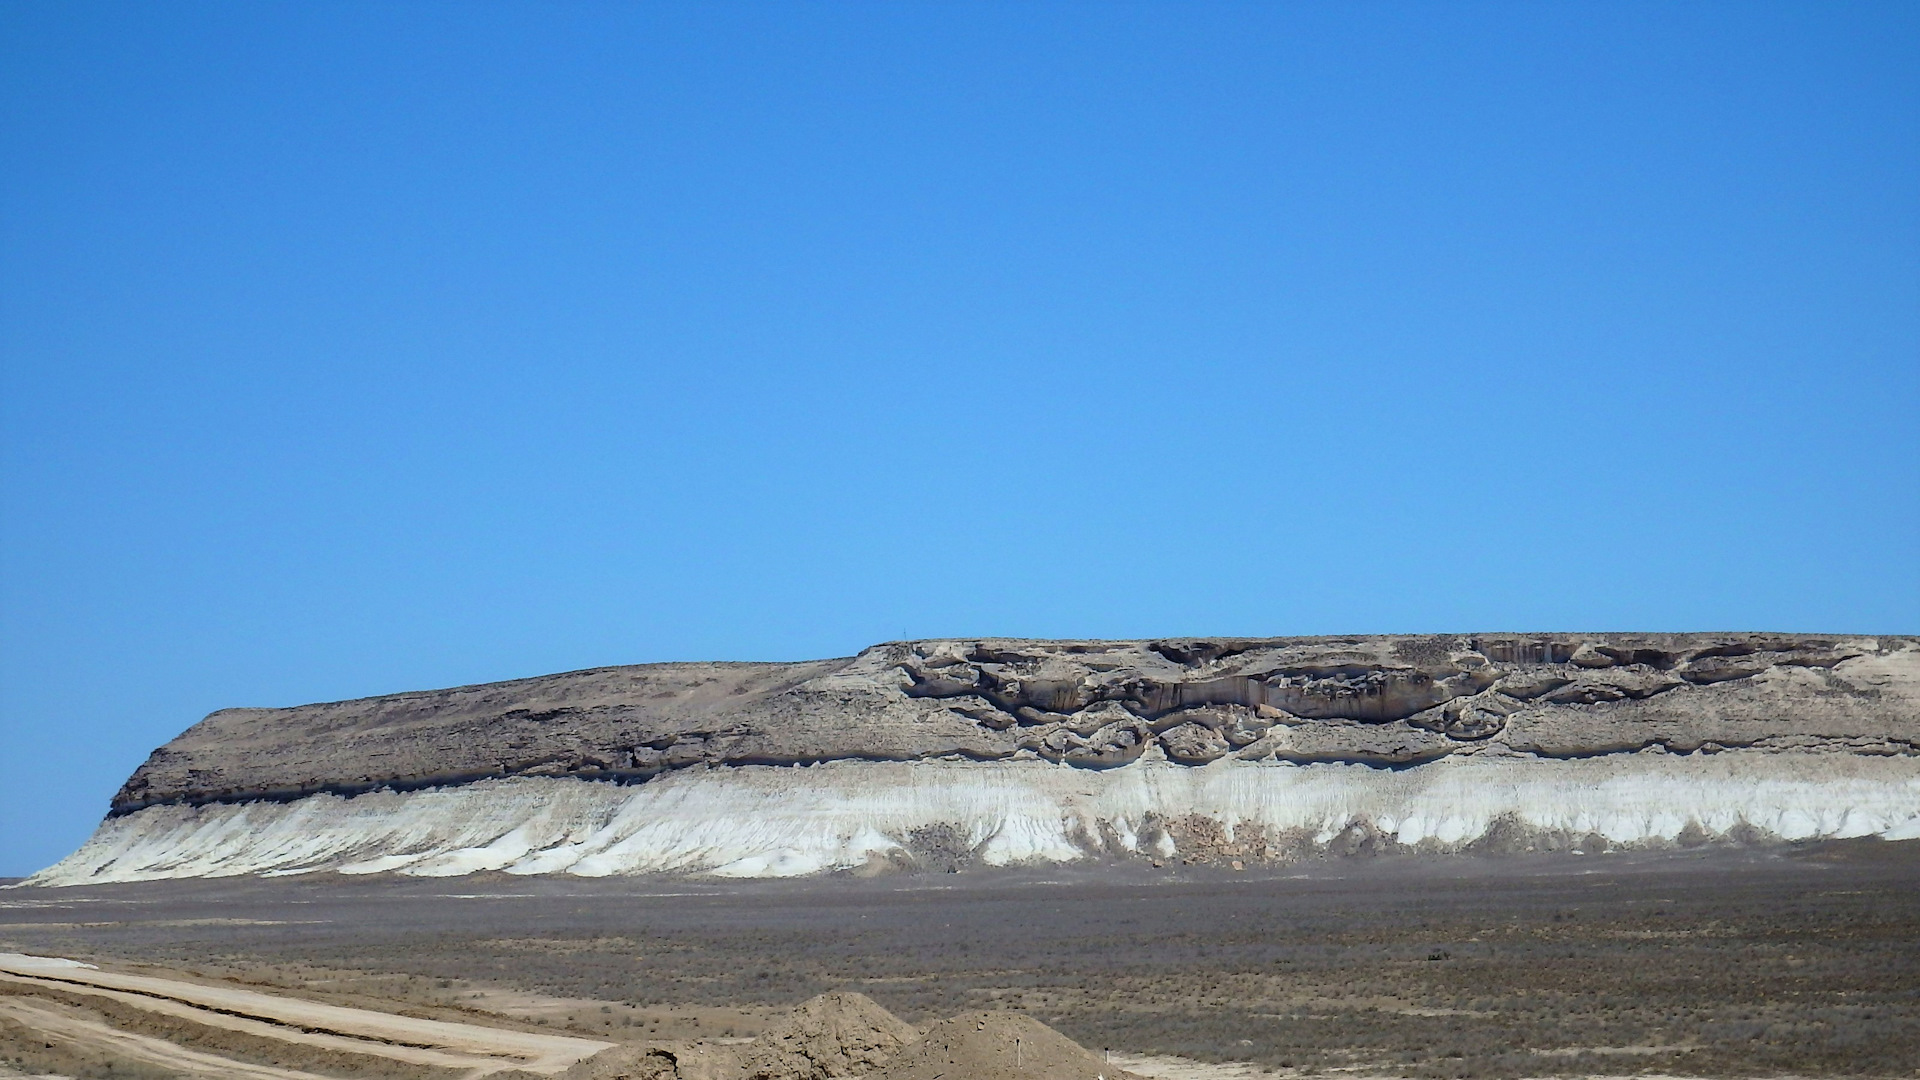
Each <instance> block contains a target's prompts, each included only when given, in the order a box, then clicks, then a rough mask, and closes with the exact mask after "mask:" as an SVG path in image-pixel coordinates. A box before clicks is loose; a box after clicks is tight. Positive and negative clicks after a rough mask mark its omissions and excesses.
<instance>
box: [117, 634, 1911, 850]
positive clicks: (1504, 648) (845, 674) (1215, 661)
mask: <svg viewBox="0 0 1920 1080" xmlns="http://www.w3.org/2000/svg"><path fill="white" fill-rule="evenodd" d="M1652 746H1660V747H1664V748H1666V749H1668V750H1672V751H1677V752H1691V751H1698V750H1707V751H1713V750H1719V749H1729V748H1736V747H1754V748H1761V749H1775V750H1783V751H1785V750H1799V751H1808V750H1818V751H1828V752H1841V753H1862V754H1882V755H1889V754H1891V755H1911V754H1916V753H1920V639H1917V638H1911V637H1839V636H1836V637H1813V636H1796V635H1779V634H1535V635H1529V634H1486V635H1463V636H1372V637H1318V638H1257V639H1256V638H1230V639H1227V638H1204V639H1193V638H1182V639H1168V640H1160V641H1121V642H1114V641H1022V640H1009V639H965V640H942V641H911V642H890V643H887V644H884V645H877V646H874V647H873V648H870V649H868V650H866V651H865V652H862V653H861V654H860V655H858V656H855V657H851V658H848V659H841V660H819V661H808V662H802V663H788V664H749V663H682V664H642V665H635V666H631V667H612V668H595V669H592V670H588V671H575V672H568V673H566V674H561V675H547V676H542V677H540V678H533V679H518V680H514V681H512V682H502V683H489V684H486V685H481V686H468V687H458V688H455V689H450V690H435V691H424V692H419V693H408V694H394V695H389V696H385V697H376V698H363V699H360V700H357V701H342V702H334V703H330V704H322V705H302V706H298V707H296V708H287V709H225V710H222V711H220V712H216V713H214V714H212V715H211V716H208V717H207V718H206V719H205V720H202V721H201V722H200V723H198V724H195V725H194V726H193V727H191V728H189V729H188V730H187V731H185V732H183V733H182V734H181V735H180V736H179V737H177V738H175V739H174V740H173V741H172V742H169V743H168V744H167V745H165V746H163V747H161V748H160V749H158V750H156V751H154V752H153V755H152V756H151V757H150V758H148V760H147V762H146V763H145V764H143V765H142V766H140V768H139V769H138V770H136V771H135V772H134V774H133V776H132V777H131V778H129V779H128V781H127V782H126V784H125V786H123V787H122V788H121V789H120V792H119V793H118V794H117V795H116V796H115V797H114V800H113V813H115V814H124V813H129V812H132V811H134V810H137V809H140V808H141V807H145V806H152V805H156V804H162V803H204V802H212V801H226V800H248V799H276V798H278V799H285V798H296V797H299V796H303V795H308V794H313V793H315V792H322V791H326V792H334V793H339V794H352V793H357V792H362V791H369V790H373V789H377V788H383V787H385V788H398V789H407V788H421V787H429V786H440V785H447V784H458V783H465V782H470V781H474V780H479V779H485V778H489V777H499V776H513V775H533V776H575V777H582V778H586V779H599V780H614V781H621V782H637V781H642V780H645V779H646V778H648V777H651V776H654V775H657V774H659V773H661V772H663V771H666V770H670V769H682V768H689V767H703V766H729V765H750V764H793V763H804V762H815V761H827V760H836V759H854V760H883V761H900V760H914V759H921V758H965V759H975V760H1000V759H1007V758H1014V757H1040V758H1046V759H1049V760H1055V761H1060V762H1064V763H1067V764H1070V765H1075V766H1080V767H1085V768H1096V769H1097V768H1111V767H1114V766H1118V765H1124V764H1127V763H1128V762H1131V761H1134V760H1136V759H1138V758H1139V757H1141V756H1142V755H1144V754H1150V753H1151V754H1164V755H1165V756H1166V757H1167V758H1168V759H1170V760H1173V761H1176V762H1181V763H1185V764H1191V765H1202V764H1205V763H1207V762H1210V761H1213V760H1216V759H1219V758H1221V757H1226V756H1229V755H1232V756H1235V757H1239V758H1243V759H1249V760H1281V761H1293V762H1319V761H1342V762H1359V763H1365V764H1369V765H1375V766H1380V767H1405V766H1410V765H1417V764H1419V763H1421V762H1425V761H1431V760H1434V759H1436V758H1440V757H1444V756H1446V755H1448V754H1455V753H1474V752H1482V751H1486V750H1490V749H1493V748H1500V749H1501V750H1502V751H1504V752H1518V753H1524V754H1534V755H1538V756H1543V757H1583V756H1592V755H1598V754H1609V753H1621V752H1631V751H1636V750H1641V749H1645V748H1648V747H1652Z"/></svg>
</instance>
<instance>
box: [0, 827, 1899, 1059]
mask: <svg viewBox="0 0 1920 1080" xmlns="http://www.w3.org/2000/svg"><path fill="white" fill-rule="evenodd" d="M0 952H7V953H18V954H27V955H30V956H42V957H62V958H69V959H72V960H77V961H83V962H86V963H89V964H93V965H95V967H94V968H91V969H85V968H73V969H68V975H69V976H74V975H75V973H78V975H77V977H78V979H79V982H84V983H86V985H79V983H78V982H75V981H73V979H68V980H67V981H58V980H57V979H56V981H48V978H43V977H40V976H34V975H31V974H27V975H22V974H20V973H18V972H16V973H15V974H13V975H6V974H4V972H0V1074H4V1070H6V1069H8V1068H11V1069H14V1070H16V1071H20V1072H32V1071H34V1070H39V1071H43V1072H44V1071H48V1070H53V1071H63V1070H64V1071H66V1072H68V1073H71V1074H74V1075H80V1074H88V1073H91V1074H93V1075H114V1076H140V1075H148V1076H155V1077H159V1076H181V1075H186V1076H219V1075H234V1076H250V1077H259V1078H269V1077H271V1078H275V1080H298V1078H304V1077H310V1076H324V1075H332V1076H354V1075H362V1076H388V1077H419V1078H423V1080H424V1078H428V1077H449V1078H450V1077H454V1076H462V1075H482V1074H484V1073H486V1072H488V1071H489V1070H494V1071H499V1070H504V1069H507V1068H508V1067H509V1066H512V1068H514V1069H515V1070H519V1071H521V1072H523V1073H525V1074H530V1075H552V1074H553V1073H555V1072H557V1071H558V1070H559V1069H560V1068H562V1067H564V1064H565V1063H566V1062H567V1061H570V1060H573V1059H575V1058H577V1057H579V1056H580V1055H582V1054H585V1053H588V1052H590V1050H591V1048H592V1046H594V1045H597V1044H600V1043H610V1042H644V1041H652V1040H661V1041H666V1040H688V1039H707V1040H736V1041H744V1040H746V1039H750V1038H752V1037H753V1036H755V1035H757V1034H759V1033H760V1032H762V1031H764V1030H766V1029H767V1028H768V1027H769V1026H770V1025H772V1024H775V1023H777V1022H778V1021H779V1020H780V1019H781V1018H782V1017H783V1016H784V1015H785V1013H786V1011H787V1010H788V1009H790V1008H791V1007H792V1006H793V1005H795V1004H796V1003H798V1002H800V1001H802V1000H804V999H806V998H808V997H811V996H813V995H815V994H818V993H822V992H825V991H828V990H834V989H851V990H858V991H861V992H863V993H865V994H867V995H869V996H870V997H872V998H874V999H875V1000H877V1001H878V1002H880V1003H881V1004H883V1005H885V1006H886V1007H887V1008H889V1009H891V1010H892V1011H894V1012H895V1013H897V1014H898V1015H900V1016H901V1017H903V1018H905V1019H906V1020H908V1021H910V1022H911V1023H914V1024H917V1025H922V1026H924V1025H926V1024H928V1023H930V1022H932V1021H934V1020H937V1019H940V1018H942V1017H947V1016H952V1015H954V1014H958V1013H962V1012H968V1011H971V1010H979V1009H1010V1010H1018V1011H1021V1012H1024V1013H1026V1014H1028V1015H1030V1016H1032V1017H1034V1018H1036V1019H1039V1020H1041V1021H1043V1022H1045V1023H1047V1024H1049V1025H1052V1026H1053V1027H1054V1028H1056V1029H1058V1030H1059V1031H1061V1032H1063V1033H1065V1034H1066V1035H1068V1036H1070V1037H1071V1038H1073V1039H1075V1040H1077V1041H1078V1042H1080V1043H1081V1044H1082V1045H1084V1046H1086V1047H1088V1048H1091V1049H1093V1050H1094V1051H1096V1052H1099V1053H1101V1054H1103V1055H1104V1056H1109V1057H1110V1060H1112V1061H1113V1062H1115V1063H1116V1064H1121V1065H1123V1066H1124V1067H1125V1068H1127V1069H1130V1070H1132V1071H1134V1072H1137V1073H1141V1074H1145V1075H1149V1076H1161V1077H1167V1078H1170V1080H1235V1078H1241V1077H1247V1076H1256V1075H1262V1074H1271V1075H1275V1076H1344V1077H1388V1076H1394V1077H1530V1076H1540V1077H1546V1076H1583V1077H1585V1076H1625V1075H1665V1076H1703V1077H1782V1076H1836V1075H1859V1076H1886V1077H1891V1076H1915V1075H1920V842H1901V843H1889V842H1884V841H1878V840H1865V841H1845V842H1833V843H1821V844H1808V845H1802V846H1793V847H1786V848H1772V849H1732V848H1698V849H1692V850H1679V851H1669V852H1638V853H1635V852H1612V853H1605V854H1593V855H1586V856H1578V855H1572V854H1567V853H1559V854H1551V855H1544V854H1535V855H1525V856H1492V855H1489V856H1468V857H1450V858H1431V857H1414V856H1382V857H1375V858H1367V857H1351V858H1339V859H1325V860H1317V861H1312V862H1308V863H1303V864H1296V865H1293V866H1288V867H1279V868H1249V869H1248V870H1246V871H1244V872H1233V871H1230V870H1225V869H1221V868H1217V867H1185V866H1169V867H1165V868H1158V869H1155V868H1149V867H1146V866H1143V865H1137V864H1121V865H1082V866H1072V867H1065V868H1060V867H1054V868H1048V869H1044V870H1041V869H1033V870H1019V871H983V872H967V873H960V874H927V875H909V876H894V877H878V878H862V877H855V876H832V877H822V878H811V879H801V880H788V881H750V882H717V881H713V880H710V879H709V880H701V879H666V878H624V879H583V878H570V877H509V876H505V875H490V876H485V875H483V876H471V877H463V878H438V879H425V878H394V877H363V878H354V877H344V876H341V875H337V874H315V875H307V876H293V877H283V878H277V879H266V880H263V879H257V878H248V879H226V880H210V881H180V882H151V883H144V884H137V885H112V886H95V887H75V888H61V889H45V888H13V889H7V890H0ZM17 966H18V965H17V964H16V967H17ZM4 967H5V965H0V968H4ZM45 974H48V973H43V975H45ZM51 976H59V972H58V971H54V972H52V973H51ZM128 980H133V981H128ZM139 980H154V981H152V982H141V981H139ZM109 984H110V985H109ZM143 987H144V988H145V989H142V988H143ZM183 987H184V989H182V988H183ZM194 987H199V988H202V989H193V988H194ZM235 994H239V995H245V994H252V995H256V997H244V996H242V997H232V996H231V995H235ZM223 995H227V996H223ZM269 998H270V999H272V1000H271V1001H269V1000H266V999H269ZM235 1002H241V1004H237V1005H236V1004H234V1003H235ZM275 1002H278V1004H275ZM223 1003H224V1004H223ZM303 1003H304V1004H303ZM321 1007H325V1008H321ZM314 1009H320V1011H319V1012H317V1013H316V1012H314V1011H313V1010H314ZM326 1009H333V1010H337V1011H335V1012H327V1011H326ZM303 1010H304V1011H303ZM215 1016H217V1017H221V1018H223V1019H220V1020H218V1021H217V1022H216V1021H213V1020H211V1017H215ZM383 1018H384V1019H383ZM396 1018H397V1019H396ZM402 1021H404V1022H408V1023H411V1022H419V1023H427V1024H439V1025H444V1026H443V1027H438V1028H432V1029H431V1030H429V1031H426V1032H425V1033H424V1034H422V1033H419V1032H413V1033H409V1030H408V1029H406V1028H405V1027H404V1024H403V1026H402V1027H401V1028H393V1027H392V1025H393V1024H395V1023H402ZM250 1025H251V1026H250ZM469 1029H471V1030H469ZM488 1032H496V1033H498V1034H497V1035H490V1034H488ZM330 1040H331V1041H330ZM543 1040H544V1041H543ZM375 1046H378V1047H385V1048H386V1049H384V1050H379V1051H377V1052H368V1048H369V1047H375ZM169 1048H171V1049H172V1050H173V1051H177V1054H176V1056H174V1057H169V1056H168V1052H169ZM436 1055H438V1056H436ZM462 1055H465V1056H464V1057H462ZM570 1055H571V1056H570ZM223 1062H224V1063H226V1064H221V1063H223ZM109 1065H110V1066H111V1068H110V1069H109V1068H108V1066H109ZM223 1070H224V1072H223ZM500 1075H503V1076H504V1075H507V1073H505V1072H501V1073H500Z"/></svg>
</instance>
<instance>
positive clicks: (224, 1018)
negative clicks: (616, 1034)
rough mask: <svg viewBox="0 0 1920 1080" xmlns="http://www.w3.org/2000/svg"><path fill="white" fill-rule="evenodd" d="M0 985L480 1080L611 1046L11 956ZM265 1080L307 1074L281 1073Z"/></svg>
mask: <svg viewBox="0 0 1920 1080" xmlns="http://www.w3.org/2000/svg"><path fill="white" fill-rule="evenodd" d="M0 977H6V978H7V979H8V981H10V982H16V983H26V984H37V985H41V986H46V987H50V988H56V989H60V990H65V991H68V992H76V993H88V994H94V995H98V996H101V997H109V998H112V999H114V1000H118V1001H123V1002H126V1003H128V1004H132V1005H136V1006H139V1007H141V1008H145V1009H150V1010H152V1011H154V1012H157V1013H164V1014H167V1015H171V1016H175V1017H178V1018H182V1019H187V1020H192V1021H194V1022H196V1023H201V1024H206V1025H208V1026H212V1027H221V1028H226V1029H229V1030H234V1031H245V1032H248V1033H251V1034H256V1035H265V1036H268V1037H270V1038H275V1039H280V1040H282V1041H285V1042H298V1043H304V1044H306V1045H310V1046H318V1047H323V1048H326V1049H330V1050H342V1051H348V1052H351V1053H361V1054H376V1055H379V1056H381V1057H386V1058H390V1059H393V1060H396V1061H406V1062H411V1063H415V1064H422V1065H442V1066H449V1067H453V1068H462V1069H471V1070H476V1071H477V1072H482V1073H484V1072H493V1071H497V1070H500V1069H504V1068H520V1069H525V1070H528V1071H530V1072H540V1073H557V1072H560V1071H562V1070H564V1069H566V1068H567V1066H569V1065H572V1064H573V1063H574V1062H576V1061H579V1060H580V1059H582V1058H586V1057H591V1056H593V1055H594V1054H597V1053H599V1052H600V1051H602V1050H605V1049H606V1048H607V1047H609V1046H611V1045H612V1044H611V1043H606V1042H600V1041H598V1040H594V1039H582V1038H576V1037H573V1036H568V1035H546V1034H540V1033H536V1032H527V1031H510V1030H507V1029H504V1028H491V1027H484V1026H481V1025H478V1024H460V1023H452V1022H449V1021H444V1020H422V1019H417V1018H414V1017H409V1016H396V1015H394V1014H392V1013H383V1012H375V1011H373V1010H371V1009H354V1008H349V1007H346V1006H342V1005H327V1004H322V1003H319V1002H313V1001H303V1000H301V999H298V998H290V997H280V996H277V995H274V994H264V993H260V992H258V991H254V990H242V989H240V988H238V987H226V986H205V985H201V984H199V983H189V982H182V981H180V980H177V979H163V978H157V977H154V976H151V975H128V974H123V973H120V972H112V971H99V970H97V969H94V968H91V967H86V966H82V965H78V964H75V963H73V962H72V961H67V960H60V959H58V958H53V957H38V956H23V955H20V954H18V953H0ZM109 1030H110V1029H109ZM154 1041H158V1040H154ZM165 1045H171V1044H165ZM222 1060H224V1059H222ZM261 1075H262V1076H265V1075H268V1074H267V1073H262V1074H261ZM273 1075H276V1076H296V1075H297V1076H305V1075H307V1074H304V1073H300V1074H294V1073H287V1072H285V1071H284V1070H281V1071H279V1072H274V1073H273Z"/></svg>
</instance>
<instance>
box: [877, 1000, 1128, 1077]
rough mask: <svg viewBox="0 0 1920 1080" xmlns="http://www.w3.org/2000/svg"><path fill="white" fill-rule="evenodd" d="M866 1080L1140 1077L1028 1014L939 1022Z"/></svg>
mask: <svg viewBox="0 0 1920 1080" xmlns="http://www.w3.org/2000/svg"><path fill="white" fill-rule="evenodd" d="M870 1080H1141V1078H1140V1077H1137V1076H1135V1075H1134V1074H1132V1073H1129V1072H1126V1071H1125V1070H1122V1069H1118V1068H1115V1067H1114V1066H1112V1065H1109V1064H1107V1063H1106V1062H1105V1061H1102V1060H1101V1058H1100V1055H1099V1054H1097V1053H1094V1052H1093V1051H1091V1050H1088V1049H1087V1048H1086V1047H1083V1046H1081V1045H1080V1044H1079V1043H1077V1042H1074V1041H1073V1040H1072V1039H1069V1038H1067V1037H1066V1036H1065V1035H1062V1034H1060V1033H1059V1032H1057V1031H1055V1030H1053V1029H1052V1028H1050V1027H1048V1026H1047V1025H1045V1024H1043V1023H1041V1022H1040V1021H1038V1020H1035V1019H1034V1018H1033V1017H1031V1016H1027V1015H1025V1014H1023V1013H1015V1012H977V1013H967V1014H965V1015H963V1016H956V1017H954V1018H953V1019H951V1020H942V1021H940V1022H939V1023H937V1024H935V1025H933V1027H931V1028H929V1029H927V1033H926V1035H924V1036H922V1037H921V1039H920V1041H918V1042H916V1043H912V1044H911V1045H908V1046H906V1047H904V1048H903V1049H902V1050H901V1051H900V1053H899V1054H897V1055H895V1057H894V1059H893V1061H892V1062H891V1063H890V1064H888V1065H887V1067H886V1068H884V1069H882V1070H880V1071H879V1072H876V1073H873V1074H871V1077H870Z"/></svg>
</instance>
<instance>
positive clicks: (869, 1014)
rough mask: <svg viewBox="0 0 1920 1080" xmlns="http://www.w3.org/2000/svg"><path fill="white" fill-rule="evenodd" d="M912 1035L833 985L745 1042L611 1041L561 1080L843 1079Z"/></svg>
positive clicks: (881, 1059) (872, 1066)
mask: <svg viewBox="0 0 1920 1080" xmlns="http://www.w3.org/2000/svg"><path fill="white" fill-rule="evenodd" d="M919 1037H920V1032H919V1031H918V1030H917V1029H916V1028H914V1026H913V1025H911V1024H909V1023H907V1022H906V1021H904V1020H902V1019H900V1018H899V1017H897V1016H895V1015H893V1014H892V1013H890V1012H888V1011H887V1010H886V1009H884V1008H881V1007H880V1004H879V1003H878V1002H876V1001H874V1000H873V999H872V998H870V997H867V996H866V995H865V994H855V993H847V992H835V993H831V994H821V995H820V996H819V997H816V998H810V999H808V1000H807V1001H804V1002H801V1003H800V1005H799V1006H798V1007H797V1008H795V1009H794V1010H793V1014H792V1015H791V1016H789V1017H788V1018H787V1019H786V1020H785V1021H784V1022H782V1023H781V1024H780V1026H778V1027H776V1028H774V1029H773V1030H772V1031H769V1032H767V1033H766V1034H764V1035H762V1036H760V1037H759V1038H757V1039H755V1040H754V1041H753V1042H752V1044H751V1045H748V1046H744V1047H740V1046H727V1045H723V1044H716V1043H712V1042H708V1041H705V1040H700V1041H697V1042H660V1043H648V1044H645V1045H629V1046H616V1047H614V1048H612V1049H611V1050H603V1051H601V1052H600V1053H598V1054H595V1055H594V1056H593V1057H590V1058H588V1059H587V1060H585V1061H582V1062H579V1063H577V1064H575V1065H574V1066H573V1067H572V1068H570V1069H568V1070H567V1071H566V1072H564V1073H562V1074H561V1080H844V1078H846V1077H853V1076H863V1075H865V1074H867V1073H870V1072H873V1071H874V1070H876V1069H878V1068H880V1067H881V1066H882V1065H885V1064H886V1063H887V1061H888V1060H889V1059H891V1058H892V1057H893V1055H894V1053H895V1052H896V1051H898V1050H899V1049H900V1048H901V1047H902V1046H904V1045H906V1044H907V1043H909V1042H912V1041H913V1040H914V1039H917V1038H919Z"/></svg>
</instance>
